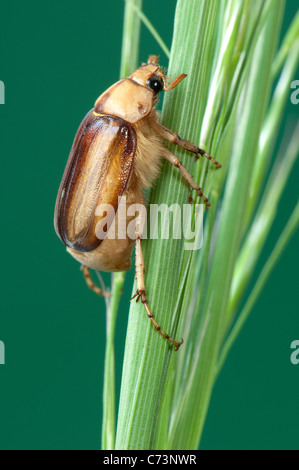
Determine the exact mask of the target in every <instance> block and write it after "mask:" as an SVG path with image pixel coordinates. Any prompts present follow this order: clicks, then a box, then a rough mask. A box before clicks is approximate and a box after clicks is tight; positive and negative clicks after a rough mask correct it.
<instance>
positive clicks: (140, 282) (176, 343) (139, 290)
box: [131, 237, 184, 351]
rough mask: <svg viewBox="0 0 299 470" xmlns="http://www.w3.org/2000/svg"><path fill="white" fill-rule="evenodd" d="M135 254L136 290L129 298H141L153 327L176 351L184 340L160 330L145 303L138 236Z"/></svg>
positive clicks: (141, 256)
mask: <svg viewBox="0 0 299 470" xmlns="http://www.w3.org/2000/svg"><path fill="white" fill-rule="evenodd" d="M135 252H136V253H135V256H136V261H135V269H136V280H137V291H136V294H135V295H134V296H133V297H132V299H131V300H133V299H135V298H136V302H138V301H139V300H141V303H142V304H143V306H144V308H145V311H146V314H147V316H148V318H149V319H150V320H151V322H152V324H153V325H154V327H155V329H156V330H157V331H159V333H160V334H161V335H162V336H164V338H166V339H167V340H168V341H170V343H172V344H173V345H174V346H175V350H176V351H177V350H178V349H179V347H180V346H181V344H183V342H184V340H183V339H182V341H175V340H174V339H172V338H171V337H170V336H169V335H168V334H167V333H165V331H163V330H162V328H161V327H160V325H159V324H158V323H157V322H156V320H155V318H154V316H153V314H152V312H151V310H150V308H149V306H148V303H147V298H146V295H145V285H144V261H143V254H142V248H141V239H140V237H137V238H136V245H135Z"/></svg>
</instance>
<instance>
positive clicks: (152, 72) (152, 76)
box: [129, 55, 187, 99]
mask: <svg viewBox="0 0 299 470" xmlns="http://www.w3.org/2000/svg"><path fill="white" fill-rule="evenodd" d="M158 59H159V58H158V56H153V55H152V56H149V58H148V62H147V64H142V66H141V67H139V68H138V69H137V70H135V72H133V73H132V74H131V75H130V77H129V78H130V79H132V80H134V81H135V82H137V83H138V84H139V85H142V86H144V87H146V88H148V89H150V90H152V92H153V94H154V99H156V97H157V95H158V94H159V92H160V91H162V90H164V91H169V90H172V88H174V87H176V86H177V85H178V84H179V83H180V82H181V81H182V80H183V79H184V78H185V77H186V76H187V75H186V74H185V73H181V74H180V75H178V76H177V77H176V78H175V79H174V80H173V81H172V82H171V83H170V84H169V85H167V77H166V75H165V73H164V70H163V69H162V67H160V66H159V64H158Z"/></svg>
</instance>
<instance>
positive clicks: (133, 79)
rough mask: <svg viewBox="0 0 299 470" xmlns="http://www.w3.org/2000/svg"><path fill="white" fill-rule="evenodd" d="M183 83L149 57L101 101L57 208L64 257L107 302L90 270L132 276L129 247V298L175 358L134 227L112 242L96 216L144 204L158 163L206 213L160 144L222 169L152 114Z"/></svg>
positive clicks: (81, 137)
mask: <svg viewBox="0 0 299 470" xmlns="http://www.w3.org/2000/svg"><path fill="white" fill-rule="evenodd" d="M185 77H186V74H180V75H178V76H177V77H176V78H175V79H174V80H173V81H172V82H171V83H169V84H167V78H168V77H166V76H165V73H164V71H163V69H162V68H161V67H160V66H159V63H158V57H157V56H150V57H149V59H148V62H147V63H144V64H142V65H141V67H139V68H138V69H137V70H135V71H134V72H133V73H132V74H131V75H130V76H129V77H127V78H124V79H122V80H120V81H118V82H117V83H115V84H114V85H112V86H111V87H110V88H108V89H107V90H106V91H105V92H104V93H103V94H102V95H100V96H99V98H98V99H97V100H96V102H95V105H94V108H93V109H91V110H90V111H89V112H88V113H87V115H86V116H85V117H84V119H83V121H82V122H81V125H80V127H79V129H78V131H77V134H76V136H75V139H74V142H73V145H72V148H71V151H70V155H69V159H68V162H67V165H66V168H65V171H64V174H63V177H62V181H61V184H60V188H59V191H58V196H57V200H56V207H55V230H56V233H57V235H58V236H59V237H60V239H61V240H62V242H63V243H64V244H65V245H66V247H67V251H68V252H69V253H70V254H71V255H72V256H73V257H74V258H75V259H76V260H78V261H79V262H80V263H81V264H82V266H83V273H84V276H85V279H86V282H87V284H88V285H89V287H91V288H92V289H93V290H94V291H95V292H97V293H98V294H100V295H109V294H108V293H106V292H105V291H103V290H102V289H100V288H99V287H97V286H96V285H95V284H94V283H93V281H92V280H91V277H90V273H89V269H90V268H92V269H95V270H99V271H108V272H113V271H126V270H128V269H130V267H131V254H132V250H133V245H134V243H135V260H136V261H135V269H136V280H137V291H136V294H135V295H134V296H133V298H136V301H137V302H138V301H139V300H141V302H142V304H143V305H144V307H145V310H146V313H147V316H148V318H149V319H150V320H151V322H152V323H153V324H154V327H155V329H156V330H158V331H159V332H160V333H161V334H162V335H163V336H164V338H166V339H167V340H168V341H170V342H171V343H172V344H173V345H174V346H175V350H178V349H179V347H180V345H181V344H182V342H183V340H182V341H176V340H174V339H173V338H171V337H170V336H169V335H168V334H167V333H165V332H164V331H163V330H162V329H161V328H160V326H159V324H158V323H157V321H156V320H155V318H154V316H153V314H152V312H151V310H150V308H149V306H148V301H147V297H146V290H145V283H144V262H143V255H142V246H141V239H142V228H141V226H140V224H136V230H135V237H134V238H135V239H134V238H133V239H132V238H131V237H128V236H126V237H122V238H119V237H117V236H116V237H114V238H109V236H108V233H109V230H110V229H111V227H112V225H113V222H115V223H114V230H116V234H117V231H118V226H117V221H116V220H115V219H116V217H113V216H112V217H110V219H109V220H108V221H107V218H106V219H105V217H104V215H103V213H102V214H99V213H98V212H97V208H98V207H99V205H101V204H108V205H109V206H112V207H113V208H114V211H115V212H114V214H116V213H117V211H118V209H119V201H120V198H121V197H124V196H125V201H126V202H125V204H126V205H127V207H128V206H129V205H131V204H136V203H138V204H144V196H143V190H144V189H145V188H148V187H150V186H151V185H152V184H153V182H154V180H155V179H156V178H157V176H158V174H159V169H160V163H161V161H162V159H163V158H164V159H165V160H167V161H168V162H170V163H171V164H172V165H174V166H175V167H176V168H178V170H179V171H180V173H181V175H182V177H183V178H184V179H185V180H186V182H187V183H188V185H190V186H191V188H192V190H195V191H196V192H197V194H198V196H199V197H200V198H201V199H202V201H203V203H204V204H205V206H206V208H207V209H208V208H209V207H210V202H209V200H208V199H207V197H205V195H204V194H203V192H202V190H201V188H200V187H199V186H198V185H197V184H196V183H195V182H194V181H193V179H192V177H191V175H190V173H189V172H188V171H187V170H186V169H185V167H184V166H183V165H182V163H181V161H180V160H179V159H178V158H177V157H176V156H175V155H174V154H173V153H172V152H171V151H170V150H168V149H167V148H166V147H165V146H164V144H163V140H166V141H168V142H171V143H173V144H176V145H178V146H180V147H182V148H183V149H185V150H187V151H188V152H190V153H192V154H194V155H195V157H196V158H198V157H199V155H201V156H203V157H206V158H207V159H209V160H210V161H211V162H212V163H213V164H214V165H215V167H216V168H220V167H221V165H220V163H218V162H217V161H216V160H214V159H213V158H212V157H211V156H210V155H208V154H207V153H206V152H205V150H203V149H201V148H199V147H198V146H197V145H195V144H192V143H191V142H188V141H187V140H184V139H181V137H179V135H178V134H177V133H176V132H173V131H172V130H170V129H168V128H166V127H165V126H163V125H162V124H161V123H160V122H159V119H158V115H157V112H156V110H155V105H156V103H157V101H158V96H159V93H160V92H161V91H162V90H164V91H170V90H172V89H173V88H175V87H176V86H177V85H178V84H179V83H180V82H181V81H182V80H183V79H184V78H185ZM106 215H107V214H106ZM130 220H132V217H131V218H130V217H129V216H127V218H126V220H125V224H128V223H129V221H130ZM101 222H102V225H103V224H104V222H105V227H104V228H105V233H106V234H107V236H103V237H98V236H97V226H98V224H99V223H101ZM131 300H132V299H131Z"/></svg>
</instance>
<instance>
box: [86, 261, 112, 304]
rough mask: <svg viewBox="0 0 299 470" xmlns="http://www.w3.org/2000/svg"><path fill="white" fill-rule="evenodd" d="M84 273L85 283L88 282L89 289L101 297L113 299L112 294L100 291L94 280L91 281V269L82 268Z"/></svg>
mask: <svg viewBox="0 0 299 470" xmlns="http://www.w3.org/2000/svg"><path fill="white" fill-rule="evenodd" d="M82 271H83V276H84V278H85V281H86V284H87V285H88V287H89V288H90V289H91V290H93V291H94V292H95V293H96V294H98V295H101V296H103V297H111V293H110V292H106V291H105V290H103V289H100V288H99V287H98V286H97V285H96V284H95V283H94V282H93V280H92V279H91V277H90V272H89V268H88V267H87V266H82Z"/></svg>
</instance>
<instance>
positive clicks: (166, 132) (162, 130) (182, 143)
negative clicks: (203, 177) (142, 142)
mask: <svg viewBox="0 0 299 470" xmlns="http://www.w3.org/2000/svg"><path fill="white" fill-rule="evenodd" d="M152 126H153V127H154V129H155V131H156V132H157V133H158V134H159V135H160V136H161V137H162V138H163V139H165V140H168V142H171V143H172V144H175V145H178V146H179V147H181V148H183V149H184V150H187V151H188V152H192V153H194V154H195V156H196V157H198V155H201V156H202V157H205V158H207V159H208V160H210V161H211V162H212V163H213V164H214V165H215V167H216V169H217V170H218V168H221V164H220V163H219V162H217V160H215V159H214V158H213V157H211V155H209V154H208V153H206V151H205V150H204V149H202V148H200V147H197V145H195V144H192V143H191V142H189V141H188V140H185V139H181V137H180V136H179V135H178V134H177V133H176V132H174V131H172V130H170V129H167V127H165V126H163V125H162V124H160V122H159V121H158V120H157V119H154V120H153V123H152Z"/></svg>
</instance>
